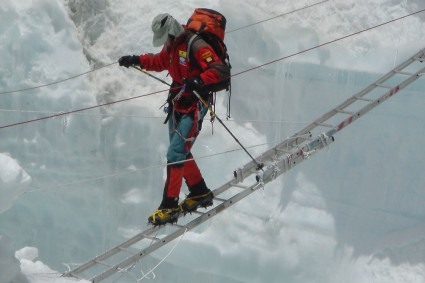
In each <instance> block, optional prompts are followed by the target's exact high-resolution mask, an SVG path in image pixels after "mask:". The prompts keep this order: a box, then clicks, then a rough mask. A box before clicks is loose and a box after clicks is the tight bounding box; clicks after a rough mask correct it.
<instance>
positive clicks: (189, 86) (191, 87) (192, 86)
mask: <svg viewBox="0 0 425 283" xmlns="http://www.w3.org/2000/svg"><path fill="white" fill-rule="evenodd" d="M183 84H184V85H185V90H186V91H189V92H192V91H199V90H200V89H201V88H202V86H203V85H204V82H203V81H202V80H201V78H200V77H193V78H186V79H184V80H183Z"/></svg>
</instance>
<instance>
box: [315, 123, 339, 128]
mask: <svg viewBox="0 0 425 283" xmlns="http://www.w3.org/2000/svg"><path fill="white" fill-rule="evenodd" d="M314 124H315V125H317V126H322V127H327V128H333V127H335V126H332V125H329V124H325V123H319V122H315V123H314Z"/></svg>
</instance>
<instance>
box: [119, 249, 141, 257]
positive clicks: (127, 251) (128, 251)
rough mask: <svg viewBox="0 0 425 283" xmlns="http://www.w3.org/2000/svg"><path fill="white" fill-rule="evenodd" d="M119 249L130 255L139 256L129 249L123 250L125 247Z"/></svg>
mask: <svg viewBox="0 0 425 283" xmlns="http://www.w3.org/2000/svg"><path fill="white" fill-rule="evenodd" d="M119 249H120V250H121V251H123V252H126V253H128V254H130V255H136V254H137V253H134V252H132V251H130V250H129V249H126V248H123V247H120V248H119Z"/></svg>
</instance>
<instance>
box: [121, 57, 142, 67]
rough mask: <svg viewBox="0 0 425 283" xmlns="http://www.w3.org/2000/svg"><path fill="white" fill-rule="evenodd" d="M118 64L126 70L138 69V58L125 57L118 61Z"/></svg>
mask: <svg viewBox="0 0 425 283" xmlns="http://www.w3.org/2000/svg"><path fill="white" fill-rule="evenodd" d="M118 64H119V65H120V66H124V67H127V68H128V67H130V66H139V67H140V58H139V56H136V55H125V56H122V57H121V58H120V59H119V60H118Z"/></svg>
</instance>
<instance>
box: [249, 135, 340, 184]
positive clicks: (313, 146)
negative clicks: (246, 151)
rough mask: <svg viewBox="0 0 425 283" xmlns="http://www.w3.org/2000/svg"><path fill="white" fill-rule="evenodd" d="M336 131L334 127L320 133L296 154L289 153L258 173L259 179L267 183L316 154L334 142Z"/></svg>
mask: <svg viewBox="0 0 425 283" xmlns="http://www.w3.org/2000/svg"><path fill="white" fill-rule="evenodd" d="M335 132H336V131H335V130H334V129H332V130H329V131H328V132H327V133H326V134H321V135H319V136H318V137H317V138H316V139H314V140H313V141H311V142H310V143H308V144H306V145H305V146H303V147H302V148H301V149H299V150H298V151H297V152H295V153H294V154H291V155H287V156H285V157H284V158H282V159H281V160H279V161H278V162H276V163H275V165H274V166H270V167H269V168H268V169H266V170H265V171H264V173H262V174H260V175H258V177H257V179H259V180H260V182H261V183H263V184H267V183H269V182H271V181H273V180H274V179H276V178H277V177H278V176H280V175H282V174H283V173H285V172H287V171H289V170H291V169H292V168H293V167H295V166H296V165H298V164H300V163H301V162H302V161H304V160H306V159H308V158H309V157H310V156H311V155H313V154H315V153H316V152H318V151H319V150H320V149H323V148H325V147H327V146H328V145H330V144H331V143H333V142H334V141H335V139H334V137H333V135H332V133H335Z"/></svg>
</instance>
